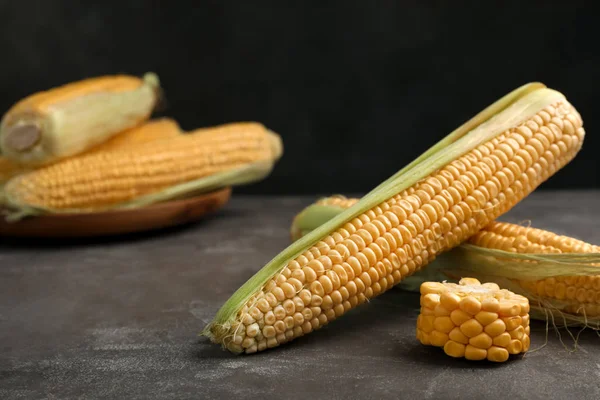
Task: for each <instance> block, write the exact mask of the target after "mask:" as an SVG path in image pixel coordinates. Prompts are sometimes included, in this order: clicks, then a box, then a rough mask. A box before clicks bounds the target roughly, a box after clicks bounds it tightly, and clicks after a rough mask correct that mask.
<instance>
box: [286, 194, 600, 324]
mask: <svg viewBox="0 0 600 400" xmlns="http://www.w3.org/2000/svg"><path fill="white" fill-rule="evenodd" d="M358 201H359V199H357V198H345V197H343V196H332V197H327V198H323V199H319V200H318V201H317V202H315V204H314V205H311V206H309V207H307V208H306V209H305V210H303V211H302V212H301V213H299V214H298V215H297V216H296V217H295V218H294V222H293V224H292V228H291V234H292V238H293V240H297V239H299V238H300V237H302V236H303V235H305V234H306V233H308V232H310V231H311V230H312V229H315V228H316V227H318V226H319V225H321V224H323V223H325V222H326V221H327V220H328V219H329V218H332V217H333V216H334V215H335V214H337V213H340V212H342V210H344V209H346V208H349V207H352V206H353V205H354V204H356V203H357V202H358ZM466 243H468V244H470V245H473V246H476V247H478V248H481V249H488V250H491V251H498V252H499V253H498V254H496V257H495V258H498V259H502V257H503V256H504V255H503V254H502V253H501V252H510V253H519V254H530V255H532V256H534V257H535V255H541V254H548V255H551V254H574V253H578V254H596V255H600V246H595V245H592V244H589V243H586V242H584V241H581V240H578V239H575V238H572V237H568V236H562V235H557V234H555V233H552V232H548V231H545V230H541V229H536V228H531V227H524V226H520V225H515V224H510V223H506V222H498V221H494V222H492V223H490V224H489V225H487V226H486V227H485V228H484V229H482V230H481V231H479V232H478V233H476V234H475V235H474V236H472V237H471V238H469V240H468V241H467V242H466ZM473 251H475V249H473V248H472V247H469V248H466V249H464V250H463V252H464V253H465V255H468V254H470V253H472V252H473ZM491 254H492V255H493V253H491ZM487 255H488V257H485V258H481V259H477V261H473V262H471V263H470V264H473V266H474V268H475V270H474V271H467V273H469V274H477V270H479V271H480V272H481V271H483V270H484V268H485V267H486V266H487V265H488V264H489V263H490V258H489V255H490V254H487ZM495 258H494V259H495ZM548 261H552V259H549V260H548ZM592 261H593V259H592ZM500 262H501V261H500ZM531 262H534V261H527V260H524V261H523V262H522V268H523V269H525V268H528V269H530V270H531V269H532V268H533V267H532V266H531ZM559 262H560V259H557V260H556V261H555V262H554V263H555V264H556V265H555V268H558V271H556V272H554V274H555V275H553V276H550V277H548V278H545V279H531V278H529V279H517V280H515V279H513V280H512V281H513V283H514V284H517V285H518V286H520V287H515V286H512V285H511V288H512V289H513V290H516V291H518V292H519V293H521V294H523V295H525V296H527V297H528V298H529V300H530V301H531V302H532V304H536V305H539V307H541V308H544V307H545V304H546V305H547V306H548V307H551V308H553V309H557V310H560V311H561V312H565V313H568V314H573V315H584V316H586V317H587V318H596V317H600V274H599V273H600V268H599V269H598V271H597V272H594V271H593V270H592V271H588V272H587V275H572V276H569V275H568V272H567V271H568V270H569V269H568V268H567V267H566V266H564V267H563V271H561V265H562V264H560V263H559ZM447 264H449V263H447ZM588 264H590V263H589V262H588ZM464 265H465V263H464V261H463V260H462V259H461V260H459V261H457V262H456V267H454V266H452V265H447V266H445V268H446V270H447V271H446V273H447V274H448V273H450V274H452V276H454V277H459V276H460V274H457V272H456V271H453V270H454V269H456V268H461V266H463V267H464ZM495 267H496V264H495V263H494V264H492V265H491V266H490V267H489V268H485V269H486V270H488V271H492V270H494V271H495ZM498 268H499V269H502V268H503V265H498ZM429 271H431V270H430V269H428V270H427V271H424V272H425V273H424V275H427V274H426V272H429ZM583 272H584V271H580V273H583ZM497 273H498V272H492V273H487V274H486V275H485V278H486V279H492V280H493V279H494V274H497ZM592 273H593V274H594V275H590V274H592ZM518 276H520V274H518V273H517V274H515V275H514V277H518ZM415 277H416V276H415ZM508 277H510V276H508ZM445 278H447V276H444V275H439V274H436V272H435V271H433V272H432V273H431V274H429V276H424V279H439V280H443V279H445ZM502 281H505V280H504V279H503V280H502ZM405 287H408V288H409V289H411V288H412V287H414V285H405ZM557 300H558V301H559V303H557V302H556V301H557ZM547 311H549V310H547ZM539 316H540V317H544V318H546V316H545V315H539Z"/></svg>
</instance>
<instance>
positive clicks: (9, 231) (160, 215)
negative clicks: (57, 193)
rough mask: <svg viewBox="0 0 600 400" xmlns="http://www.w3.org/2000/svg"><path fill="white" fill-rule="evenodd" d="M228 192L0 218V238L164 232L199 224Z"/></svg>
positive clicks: (225, 190) (225, 200)
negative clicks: (82, 211)
mask: <svg viewBox="0 0 600 400" xmlns="http://www.w3.org/2000/svg"><path fill="white" fill-rule="evenodd" d="M230 197H231V188H225V189H221V190H218V191H215V192H211V193H206V194H203V195H200V196H196V197H190V198H186V199H182V200H174V201H169V202H165V203H159V204H154V205H151V206H148V207H143V208H139V209H133V210H115V211H105V212H98V213H88V214H54V215H43V216H37V217H29V218H24V219H22V220H21V221H18V222H13V223H8V222H6V221H4V219H3V218H1V217H0V236H18V237H54V238H58V237H90V236H105V235H118V234H125V233H133V232H141V231H147V230H152V229H159V228H166V227H170V226H175V225H180V224H184V223H187V222H192V221H195V220H199V219H200V218H202V217H203V216H205V215H207V214H210V213H213V212H215V211H216V210H218V209H219V208H221V207H223V206H224V205H225V204H226V203H227V202H228V201H229V199H230Z"/></svg>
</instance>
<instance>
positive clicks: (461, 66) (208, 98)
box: [0, 0, 600, 194]
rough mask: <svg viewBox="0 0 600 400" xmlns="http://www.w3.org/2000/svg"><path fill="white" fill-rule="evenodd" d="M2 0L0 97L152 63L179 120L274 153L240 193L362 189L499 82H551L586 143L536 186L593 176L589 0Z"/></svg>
mask: <svg viewBox="0 0 600 400" xmlns="http://www.w3.org/2000/svg"><path fill="white" fill-rule="evenodd" d="M481 3H482V4H480V3H479V2H472V3H466V2H455V1H452V2H451V1H448V2H431V1H423V2H419V1H281V0H280V1H272V2H262V1H243V0H240V1H225V0H220V1H199V0H195V1H194V0H190V1H183V0H181V1H143V0H140V1H131V0H123V1H118V2H117V1H96V2H93V1H90V2H86V1H68V0H45V1H22V0H21V1H2V2H0V16H2V21H1V23H0V48H1V49H2V57H1V60H2V62H1V64H0V68H1V71H2V75H1V77H0V109H1V110H6V109H7V108H8V107H9V106H10V105H11V104H12V103H13V102H14V101H16V100H17V99H19V98H21V97H23V96H26V95H28V94H30V93H33V92H36V91H38V90H42V89H47V88H50V87H52V86H56V85H60V84H64V83H67V82H69V81H73V80H78V79H82V78H85V77H90V76H95V75H102V74H111V73H118V72H124V73H130V74H140V75H141V74H143V73H144V72H146V71H148V70H151V71H155V72H157V73H158V74H159V76H160V78H161V81H162V85H163V87H164V89H165V92H166V99H167V101H168V108H167V110H166V114H168V115H171V116H173V117H174V118H176V119H177V120H178V121H179V122H180V124H181V125H182V126H183V127H184V128H186V129H193V128H195V127H200V126H209V125H216V124H220V123H224V122H232V121H240V120H256V121H260V122H262V123H264V124H265V125H267V126H268V127H270V128H271V129H273V130H274V131H276V132H278V133H280V134H281V135H282V137H283V140H284V144H285V155H284V157H283V159H282V160H281V161H280V162H279V164H278V165H277V167H276V169H275V171H274V172H273V174H272V175H271V176H270V177H269V178H268V179H267V180H265V181H263V182H261V183H259V184H255V185H252V186H248V187H244V188H240V189H238V191H239V192H246V193H279V194H282V193H283V194H297V193H324V194H327V193H350V192H365V191H368V190H370V189H371V188H372V187H373V186H375V185H376V184H378V183H379V182H380V181H382V180H383V179H385V178H387V177H388V176H389V175H391V174H392V173H393V172H395V171H396V170H397V169H399V168H400V167H402V166H403V165H405V164H406V163H408V162H410V161H411V160H412V159H414V158H415V157H416V156H418V155H419V154H420V153H421V152H422V151H424V150H425V149H426V148H427V147H429V146H430V145H432V144H434V143H435V142H436V141H437V140H439V139H440V138H442V137H443V136H444V135H446V134H447V133H449V132H450V131H451V130H453V129H454V128H456V127H457V126H458V125H460V124H461V123H462V122H464V121H465V120H467V119H468V118H470V117H471V116H473V115H474V114H475V113H477V112H478V111H480V110H481V109H482V108H484V107H485V106H487V105H488V104H489V103H491V102H493V101H494V100H496V99H497V98H498V97H500V96H502V95H504V94H506V93H507V92H509V91H510V90H512V89H514V88H515V87H517V86H520V85H522V84H524V83H526V82H530V81H541V82H544V83H545V84H546V85H548V86H550V87H552V88H554V89H557V90H559V91H561V92H563V93H564V94H565V95H566V96H567V98H568V99H569V100H570V101H571V102H572V103H573V104H574V105H575V106H576V107H577V108H578V110H579V111H580V113H581V114H582V116H583V118H584V126H585V128H586V131H587V136H586V142H585V144H584V149H583V150H582V151H581V153H580V154H579V156H578V157H577V158H576V159H575V160H574V161H573V162H572V163H571V164H569V165H568V166H567V167H566V168H565V169H563V170H562V171H560V172H559V173H558V174H557V175H555V176H554V177H552V178H551V180H550V181H548V182H547V183H545V184H544V185H543V186H542V188H590V187H600V176H599V173H598V169H599V168H598V166H599V163H598V161H597V158H598V155H597V152H598V150H599V149H600V138H599V136H598V133H597V132H596V131H597V130H598V128H599V127H600V116H599V114H598V113H597V107H598V104H597V101H596V97H597V95H598V93H599V89H600V73H599V71H600V46H598V43H597V42H596V39H595V38H596V36H597V34H598V33H599V31H600V30H599V29H598V26H599V24H600V22H599V20H598V14H597V13H595V12H594V11H593V10H592V8H591V7H590V4H591V2H588V3H587V4H586V3H585V2H581V1H579V2H578V1H570V2H565V1H559V2H542V1H540V2H521V1H519V2H481Z"/></svg>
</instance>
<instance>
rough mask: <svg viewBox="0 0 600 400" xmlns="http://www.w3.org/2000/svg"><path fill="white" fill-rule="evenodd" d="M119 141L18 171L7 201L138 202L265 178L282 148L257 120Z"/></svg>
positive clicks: (38, 209)
mask: <svg viewBox="0 0 600 400" xmlns="http://www.w3.org/2000/svg"><path fill="white" fill-rule="evenodd" d="M118 147H119V148H118V149H114V150H112V151H99V152H94V153H92V154H84V155H81V156H77V157H72V158H69V159H66V160H63V161H60V162H57V163H55V164H52V165H50V166H47V167H43V168H40V169H37V170H34V171H31V172H27V173H24V174H21V175H18V176H16V177H14V178H13V179H11V180H10V181H8V182H7V183H6V185H5V187H4V195H5V201H6V203H7V204H8V205H9V207H11V208H12V209H13V210H16V211H15V213H14V214H13V215H15V216H17V217H19V216H23V215H28V214H29V215H36V214H40V213H49V212H50V213H57V212H82V211H97V210H102V209H109V208H115V207H139V206H142V205H147V204H151V203H154V202H157V201H162V200H166V199H169V198H173V197H178V196H181V195H183V194H186V193H190V192H197V191H203V190H213V189H215V188H219V187H224V186H229V185H234V184H242V183H248V182H252V181H256V180H258V179H262V178H263V177H264V176H266V175H267V174H268V173H270V171H271V169H272V166H273V164H274V163H275V162H276V161H277V160H278V159H279V157H280V156H281V153H282V148H283V147H282V143H281V140H280V138H279V136H278V135H276V134H275V133H273V132H271V131H269V130H267V129H266V128H265V127H264V126H263V125H261V124H258V123H234V124H226V125H222V126H219V127H215V128H211V129H206V128H204V129H199V130H198V131H193V132H190V133H187V134H184V135H173V136H172V137H170V138H169V139H168V140H155V141H151V142H148V143H146V144H142V145H136V146H135V147H131V148H128V147H126V146H118Z"/></svg>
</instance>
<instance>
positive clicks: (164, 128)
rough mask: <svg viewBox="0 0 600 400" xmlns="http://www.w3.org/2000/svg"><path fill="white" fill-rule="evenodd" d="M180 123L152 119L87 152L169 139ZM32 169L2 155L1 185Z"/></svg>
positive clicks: (177, 129) (123, 147) (178, 130)
mask: <svg viewBox="0 0 600 400" xmlns="http://www.w3.org/2000/svg"><path fill="white" fill-rule="evenodd" d="M181 133H182V132H181V128H180V127H179V124H178V123H177V122H176V121H175V120H173V119H170V118H159V119H155V120H150V121H148V122H146V123H144V124H142V125H138V126H136V127H134V128H131V129H127V130H125V131H124V132H122V133H119V134H118V135H117V136H114V137H112V138H110V139H109V140H107V141H106V142H104V143H102V144H100V145H98V146H95V147H92V148H91V149H90V150H89V151H87V152H86V153H85V154H93V153H99V152H102V151H114V150H117V149H125V148H127V147H128V146H139V145H141V144H144V143H149V142H151V141H154V140H160V139H168V138H172V137H175V136H177V135H179V134H181ZM28 170H30V167H27V166H23V165H20V164H17V163H15V162H13V161H10V160H8V159H6V158H3V157H0V185H2V184H4V182H6V181H7V180H9V179H10V178H12V177H13V176H16V175H18V174H21V173H24V172H26V171H28Z"/></svg>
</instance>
